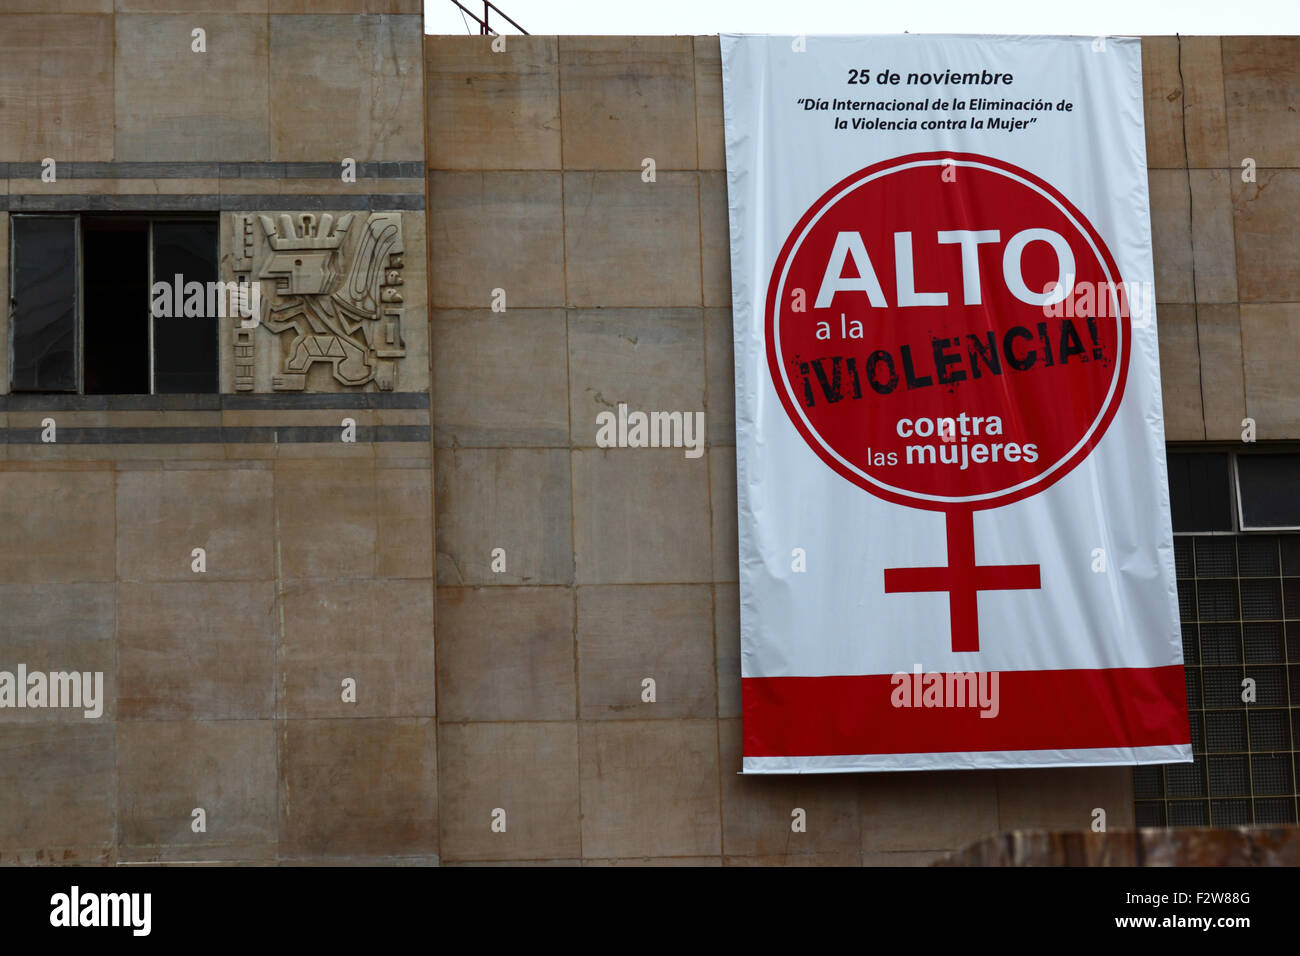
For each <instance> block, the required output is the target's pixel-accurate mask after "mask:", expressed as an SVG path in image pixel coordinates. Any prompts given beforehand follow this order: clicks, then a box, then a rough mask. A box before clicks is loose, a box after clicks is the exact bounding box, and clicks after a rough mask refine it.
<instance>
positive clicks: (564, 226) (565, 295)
mask: <svg viewBox="0 0 1300 956" xmlns="http://www.w3.org/2000/svg"><path fill="white" fill-rule="evenodd" d="M561 39H562V38H561V37H559V36H556V38H555V108H556V110H557V112H558V113H559V120H560V286H561V293H562V295H561V298H562V300H563V309H564V408H565V415H566V416H567V418H568V432H569V435H568V441H567V442H566V443H565V444H566V447H565V456H566V457H567V458H568V460H569V461H568V465H569V572H570V575H571V578H570V587H569V593H570V598H571V601H572V604H571V606H572V608H573V621H572V623H571V625H570V629H569V630H570V636H571V638H572V640H573V736H574V750H575V754H576V757H577V772H578V779H577V796H578V860H579V863H580V864H581V863H582V862H583V861H585V860H586V854H585V852H584V849H583V846H582V674H581V670H580V668H579V660H578V540H577V531H576V530H575V528H574V523H575V521H576V520H577V515H578V510H577V502H576V500H575V498H574V494H573V484H574V482H573V454H574V442H573V367H572V365H573V363H572V362H571V361H570V355H571V353H570V350H569V254H568V248H569V222H568V217H567V215H566V207H565V203H566V201H567V200H566V194H565V186H564V181H565V175H566V173H567V170H566V168H565V165H564V80H563V77H562V74H563V71H564V62H563V56H562V54H561V52H560V40H561ZM592 175H593V176H594V175H595V174H594V173H593V174H592Z"/></svg>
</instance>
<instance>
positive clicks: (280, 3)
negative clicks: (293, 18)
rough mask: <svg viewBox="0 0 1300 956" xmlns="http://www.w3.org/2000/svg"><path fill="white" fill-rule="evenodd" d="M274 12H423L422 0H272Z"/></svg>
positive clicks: (272, 10)
mask: <svg viewBox="0 0 1300 956" xmlns="http://www.w3.org/2000/svg"><path fill="white" fill-rule="evenodd" d="M270 4H271V12H272V13H409V14H419V13H420V12H421V7H420V0H270Z"/></svg>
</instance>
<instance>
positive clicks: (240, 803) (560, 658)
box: [0, 0, 1300, 865]
mask: <svg viewBox="0 0 1300 956" xmlns="http://www.w3.org/2000/svg"><path fill="white" fill-rule="evenodd" d="M52 6H53V7H55V8H57V11H58V12H48V11H50V10H51V9H52ZM308 8H310V9H311V11H312V12H310V13H307V12H304V11H306V10H307V9H308ZM322 11H329V12H322ZM195 30H200V31H201V32H202V38H203V43H202V44H199V45H202V46H204V47H205V49H204V50H202V51H200V50H197V49H196V48H195V47H196V44H197V43H198V39H199V38H198V37H197V36H196V34H195V33H194V31H195ZM1143 59H1144V74H1145V75H1144V83H1145V87H1146V102H1147V137H1148V160H1149V166H1150V185H1151V202H1152V223H1153V232H1154V243H1155V259H1156V271H1157V301H1158V306H1159V315H1158V321H1159V326H1160V343H1161V359H1162V373H1163V376H1164V387H1165V396H1166V397H1165V414H1166V428H1167V435H1168V439H1169V440H1170V442H1171V443H1174V444H1173V447H1174V448H1175V449H1180V448H1184V447H1186V448H1193V449H1201V448H1220V447H1227V445H1225V444H1215V443H1228V444H1231V443H1235V442H1239V441H1240V432H1241V421H1242V419H1243V418H1246V417H1248V416H1250V417H1253V418H1255V419H1256V420H1257V422H1258V430H1259V439H1260V441H1261V442H1266V443H1277V446H1276V447H1278V448H1280V449H1283V450H1286V449H1289V448H1290V447H1291V446H1288V445H1286V444H1285V443H1287V442H1291V441H1297V440H1300V403H1297V401H1296V400H1295V395H1296V387H1295V373H1296V368H1297V364H1296V363H1297V361H1298V359H1297V343H1300V332H1298V331H1297V330H1298V329H1300V271H1297V269H1296V266H1295V262H1296V255H1297V246H1296V241H1297V240H1296V237H1295V233H1294V230H1293V228H1292V227H1291V224H1292V223H1293V222H1294V221H1295V220H1296V219H1297V218H1298V217H1300V123H1297V121H1296V119H1295V110H1296V104H1297V101H1298V100H1300V74H1298V73H1297V65H1298V64H1300V41H1297V40H1296V39H1294V38H1222V39H1220V38H1213V37H1210V38H1184V39H1182V40H1181V41H1180V40H1178V39H1176V38H1167V37H1155V38H1149V39H1146V40H1144V42H1143ZM647 157H650V158H653V159H654V160H655V165H656V168H657V175H656V179H655V181H654V182H653V183H646V182H644V181H643V179H642V175H641V172H642V168H643V165H642V164H643V160H644V159H645V158H647ZM1247 158H1249V159H1251V160H1253V164H1254V167H1255V174H1254V177H1253V181H1252V182H1247V181H1243V177H1242V172H1243V166H1242V164H1243V160H1245V159H1247ZM47 159H52V160H53V161H54V170H55V173H54V176H53V178H52V179H51V178H49V177H48V175H47V174H46V170H47V169H48V168H49V167H48V164H47V163H46V162H45V160H47ZM349 163H351V164H352V168H353V170H354V177H353V178H352V179H349V177H348V176H347V175H346V170H347V168H348V164H349ZM724 167H725V163H724V154H723V143H722V90H721V69H720V60H719V47H718V40H717V38H716V37H694V38H692V37H559V38H556V37H513V36H512V37H509V38H508V39H507V41H506V50H505V51H504V52H496V51H494V50H493V49H492V47H491V45H490V40H489V39H488V38H483V37H447V36H427V37H426V36H424V35H423V33H422V21H421V16H420V9H419V4H418V3H416V2H413V0H335V2H331V3H325V4H322V3H313V4H306V3H301V2H295V0H238V2H236V3H233V4H222V5H216V4H211V5H209V4H206V3H204V2H203V0H188V2H187V0H60V2H59V3H57V4H54V5H51V4H49V3H41V4H36V3H30V2H25V0H0V240H2V241H0V286H8V284H9V283H10V281H11V272H14V270H11V268H10V263H9V262H8V257H9V255H10V252H11V246H12V245H13V244H12V243H11V241H10V240H11V238H12V237H13V236H14V235H15V234H16V233H17V232H19V231H21V230H27V229H30V228H31V225H30V220H31V218H32V217H38V218H39V217H41V216H46V217H56V218H57V217H74V218H75V219H76V221H77V223H78V225H77V226H76V227H75V228H76V229H77V230H79V232H78V233H77V235H79V236H80V240H79V241H80V243H81V244H80V245H79V246H78V250H79V253H78V254H79V255H80V257H81V258H80V260H79V262H80V265H81V267H83V268H84V269H90V268H91V267H92V266H93V265H94V263H93V262H92V255H93V254H94V251H95V250H98V249H101V248H109V247H111V246H112V245H113V242H108V243H99V244H96V242H98V240H96V242H90V241H89V240H91V239H92V237H93V236H94V235H97V234H98V232H99V231H102V230H103V229H106V228H108V226H106V225H105V223H106V222H109V221H111V222H112V223H116V222H118V221H119V220H131V221H132V222H134V223H136V225H135V226H124V227H122V228H123V229H125V230H126V231H127V232H130V231H131V230H135V231H136V232H137V233H140V234H142V235H147V236H148V237H150V238H149V240H148V241H149V242H152V243H153V245H152V246H150V248H151V249H152V250H153V252H152V253H151V255H152V258H148V257H146V258H148V262H150V263H152V264H153V266H156V260H157V258H158V256H159V255H160V253H159V252H158V250H159V249H162V248H164V247H163V246H160V245H159V244H158V243H159V241H160V240H159V239H158V238H157V237H158V236H159V235H162V234H164V233H165V231H166V224H168V223H175V222H182V223H186V222H200V223H207V224H209V226H210V227H211V228H213V229H215V230H216V237H217V238H216V242H217V251H216V268H217V272H218V278H219V279H220V280H222V281H226V282H236V283H238V282H239V281H240V280H241V277H242V279H243V281H244V282H245V283H246V284H247V283H259V284H260V285H259V289H260V290H262V291H263V293H264V294H265V295H266V296H269V297H271V298H272V300H273V301H272V311H271V312H270V313H269V318H268V320H267V321H264V322H259V323H248V322H247V321H246V320H243V319H241V317H240V316H238V315H230V316H227V317H226V318H223V319H221V320H220V321H219V323H218V324H217V326H216V327H215V329H214V332H213V334H214V335H215V336H216V341H217V353H216V354H217V360H216V361H217V365H216V367H215V370H214V374H216V376H217V379H216V383H215V386H214V387H213V388H212V389H210V390H208V391H206V392H184V391H176V390H175V389H173V388H170V387H169V388H163V387H160V383H163V382H164V379H163V378H162V377H161V373H160V370H159V368H158V367H156V363H157V358H156V356H157V355H159V354H162V353H161V352H158V351H157V350H158V341H160V339H159V338H158V337H159V336H161V335H163V334H164V333H162V332H159V331H158V329H159V328H160V326H158V325H156V324H155V326H153V328H154V332H152V333H151V335H152V336H153V338H149V339H148V341H149V343H150V345H149V348H150V349H151V351H150V353H149V354H150V355H151V356H154V358H152V359H151V363H153V364H151V365H150V370H151V373H152V375H153V379H152V381H151V384H150V387H149V388H145V389H143V391H142V393H140V394H103V393H95V392H94V391H93V390H92V389H90V388H88V387H87V380H86V370H87V369H89V368H90V366H91V364H92V362H93V361H95V359H94V356H92V355H90V354H89V353H87V352H86V349H89V348H90V347H91V345H92V340H95V341H98V340H102V339H103V336H102V335H101V334H100V333H98V332H96V330H94V329H92V327H91V325H92V323H91V322H90V321H88V320H87V319H86V317H85V316H83V317H82V318H81V320H80V321H82V322H83V324H82V325H81V326H79V327H78V332H77V334H78V336H79V337H78V338H77V339H76V341H77V343H78V344H77V346H76V348H74V349H73V355H74V358H76V359H77V361H78V362H79V365H78V366H77V367H78V370H79V371H78V375H77V377H76V380H75V381H73V382H71V385H72V387H71V388H68V389H67V390H65V391H62V392H50V391H45V390H32V389H24V388H18V387H15V385H16V384H17V379H16V378H15V377H14V368H15V366H14V359H13V355H14V354H15V352H14V346H15V343H11V342H9V341H7V339H6V337H7V336H8V334H9V329H10V323H0V353H5V352H7V353H9V354H10V362H9V363H8V365H7V366H6V367H5V368H4V369H3V370H0V435H3V436H4V440H3V441H0V669H4V668H6V667H8V668H12V667H13V666H14V665H16V664H17V663H18V662H23V663H24V664H25V665H26V666H27V668H28V669H29V670H46V671H57V670H65V669H71V668H75V669H77V670H81V671H102V672H103V674H104V680H105V694H104V710H103V715H102V716H101V717H99V718H97V719H85V718H84V717H83V716H82V715H81V713H80V712H79V711H78V712H74V711H70V710H56V709H47V710H26V711H22V710H6V711H3V712H0V862H7V863H12V862H23V863H25V862H46V861H77V862H85V861H90V862H118V863H134V862H149V861H229V862H255V863H273V862H277V861H279V862H297V861H355V862H379V861H390V862H399V863H442V864H444V865H449V864H470V863H495V862H547V863H551V862H558V863H577V862H582V863H629V862H644V861H649V860H653V861H655V862H670V863H682V862H688V863H692V862H693V863H705V864H718V863H727V864H733V863H734V864H764V863H776V864H850V865H857V864H863V863H865V864H924V863H929V862H931V861H933V860H935V859H937V858H938V857H940V856H942V855H943V854H944V853H946V852H947V851H951V850H955V849H959V848H961V847H964V846H966V845H968V844H970V843H972V842H973V841H976V840H979V839H981V838H983V837H986V836H988V835H991V834H994V833H997V832H999V831H1003V830H1008V829H1023V828H1060V829H1073V830H1079V829H1086V828H1087V827H1088V826H1089V825H1090V823H1091V822H1092V820H1093V811H1094V809H1096V808H1103V809H1105V810H1106V813H1107V817H1108V821H1109V826H1110V827H1111V828H1122V827H1126V826H1132V825H1133V824H1134V821H1135V816H1134V801H1135V792H1134V775H1133V772H1132V770H1131V769H1130V768H1124V767H1115V768H1101V769H1060V770H1026V771H1014V772H1013V771H1002V772H993V771H985V772H970V773H955V772H954V773H931V774H876V775H860V776H859V775H853V776H839V777H818V776H806V777H790V778H771V777H765V778H752V777H741V776H739V775H738V770H739V768H740V719H739V718H740V683H739V621H738V617H739V611H738V594H737V583H736V582H737V557H736V554H737V546H736V500H735V496H736V490H735V450H734V443H735V437H734V420H733V411H732V409H733V379H732V371H731V369H732V351H731V316H730V286H729V258H728V238H727V210H726V180H725V171H724ZM24 220H26V222H24ZM141 222H147V223H148V225H147V226H141V225H139V223H141ZM159 223H162V224H164V226H162V227H160V226H159V225H158V224H159ZM110 225H111V223H110ZM69 228H72V227H69ZM133 234H134V233H133ZM124 241H125V240H124ZM143 241H144V240H141V242H143ZM14 248H17V247H16V246H14ZM141 248H143V246H141ZM122 254H123V255H125V253H122ZM116 261H118V260H114V262H116ZM123 261H125V260H123ZM151 267H152V266H151ZM142 268H143V266H142ZM15 274H16V273H15ZM151 278H156V277H152V276H151ZM104 288H110V286H109V285H105V286H104ZM14 292H16V290H15V289H11V288H6V289H5V295H4V297H3V298H4V300H5V301H9V300H10V298H11V294H12V293H14ZM78 295H79V298H78V299H77V300H76V302H77V303H78V304H77V305H75V306H74V308H76V309H80V310H81V311H82V312H85V313H86V316H89V315H90V312H91V311H92V305H93V303H95V302H100V303H103V302H106V301H108V299H107V298H105V296H106V295H107V293H105V292H103V291H102V290H101V289H100V286H99V285H95V286H94V287H93V288H91V285H90V281H89V279H87V280H85V284H84V285H83V286H82V287H80V288H79V289H78ZM96 308H99V309H100V311H99V312H97V313H96V316H99V315H109V314H110V312H108V311H103V310H104V309H106V308H107V306H102V305H101V306H96ZM147 308H148V306H147V305H144V304H143V303H142V304H141V305H140V309H144V310H147ZM114 314H116V313H114ZM132 314H134V313H132ZM141 314H144V313H141ZM162 321H166V320H155V323H158V322H162ZM250 326H251V327H250ZM123 334H125V333H123ZM96 335H99V339H98V340H97V339H95V336H96ZM109 338H112V336H110V337H109ZM96 347H104V348H108V347H109V346H96ZM113 347H120V343H117V344H116V345H114V346H113ZM26 348H27V346H26V345H23V346H22V347H21V348H19V352H22V350H23V349H26ZM78 349H80V350H81V351H80V352H78ZM23 354H26V353H23ZM106 354H109V355H114V354H116V353H113V352H111V351H110V352H108V353H106ZM19 366H21V367H22V368H26V366H25V365H23V363H21V362H20V363H19ZM619 403H626V404H627V405H628V407H629V408H641V409H677V410H682V411H696V410H702V411H704V412H705V414H706V421H707V439H708V440H707V448H706V450H705V452H704V454H702V455H700V456H699V457H688V456H687V455H685V454H683V451H682V450H681V449H608V448H600V447H597V445H596V441H595V435H596V416H597V414H599V413H600V412H601V411H603V410H607V409H611V408H615V407H616V406H617V405H618V404H619ZM49 420H53V424H54V428H55V433H54V440H53V441H50V440H48V437H49V436H48V431H49V427H50V426H49V424H48V422H49ZM349 427H351V429H352V431H351V436H352V438H354V439H355V440H347V436H348V435H349V431H348V429H349ZM1183 443H1186V444H1183ZM1270 447H1271V446H1270ZM195 549H202V564H203V569H202V570H196V564H195V562H196V561H198V560H199V559H198V558H197V557H196V556H195ZM646 678H651V679H653V680H654V681H655V686H656V691H657V693H656V700H655V702H654V703H646V702H643V700H642V688H643V681H644V680H645V679H646ZM349 681H350V682H352V684H351V690H349V683H348V682H349ZM349 693H351V695H352V699H348V698H349ZM1292 788H1293V789H1292V799H1294V782H1293V783H1292ZM1138 796H1139V797H1140V796H1141V795H1140V794H1139V795H1138ZM794 808H803V809H804V810H805V811H806V815H807V821H808V825H807V832H806V833H802V834H795V833H792V832H791V828H790V820H791V812H792V810H793V809H794ZM196 809H202V810H203V811H204V814H203V815H204V818H205V828H204V829H202V830H201V831H196V828H195V815H194V811H195V810H196ZM502 819H503V820H504V821H505V827H504V832H501V828H500V827H499V826H498V827H494V826H493V824H494V822H495V821H498V820H502ZM1293 820H1294V818H1293Z"/></svg>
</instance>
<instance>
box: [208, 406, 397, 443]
mask: <svg viewBox="0 0 1300 956" xmlns="http://www.w3.org/2000/svg"><path fill="white" fill-rule="evenodd" d="M217 415H218V420H217V422H216V424H219V425H224V426H225V427H226V428H274V429H281V428H311V427H316V428H333V429H337V430H338V434H339V438H340V439H341V438H342V434H343V419H345V418H350V419H352V421H353V422H354V423H356V426H357V428H359V429H361V428H369V427H371V426H372V425H374V424H376V421H377V416H378V412H376V411H373V410H371V409H366V408H227V409H223V410H222V411H220V412H218V413H217ZM286 444H287V443H286ZM358 444H364V442H358Z"/></svg>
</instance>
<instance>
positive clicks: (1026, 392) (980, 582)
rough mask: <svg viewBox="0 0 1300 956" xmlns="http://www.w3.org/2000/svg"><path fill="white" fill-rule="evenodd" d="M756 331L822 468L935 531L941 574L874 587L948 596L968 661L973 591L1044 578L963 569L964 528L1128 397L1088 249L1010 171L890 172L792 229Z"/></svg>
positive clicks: (975, 633)
mask: <svg viewBox="0 0 1300 956" xmlns="http://www.w3.org/2000/svg"><path fill="white" fill-rule="evenodd" d="M765 324H766V338H767V359H768V368H769V371H770V373H771V375H772V381H773V384H774V385H775V387H776V391H777V394H778V395H779V396H780V397H781V403H782V405H784V407H785V410H786V413H787V414H788V415H789V416H790V420H791V421H792V422H793V423H794V425H795V427H796V428H797V429H798V430H799V433H800V434H801V435H802V436H803V438H804V440H805V441H806V442H807V443H808V445H809V446H810V447H811V448H812V449H813V451H815V452H816V453H817V455H818V456H820V457H821V459H822V461H824V462H825V463H826V464H827V465H829V466H830V467H831V468H833V469H834V470H835V471H836V472H838V473H839V474H840V475H842V476H843V477H844V478H847V479H848V480H849V481H852V482H853V483H854V484H856V485H858V486H859V487H860V488H863V489H865V490H866V491H869V492H870V493H871V494H873V495H876V496H878V497H880V498H883V499H885V500H886V501H890V502H893V503H895V504H901V505H905V506H908V507H912V508H922V509H926V510H931V511H942V512H944V514H945V519H946V521H945V524H946V534H947V547H948V563H947V565H946V566H944V567H924V568H889V569H886V570H885V576H884V577H885V580H884V588H885V593H887V594H894V593H901V592H911V591H936V592H938V591H943V592H947V594H948V606H949V614H950V618H951V628H952V649H953V650H954V651H976V650H979V617H978V595H979V592H980V591H990V590H1011V589H1037V588H1038V587H1039V586H1040V577H1039V566H1038V565H1036V564H1014V565H978V564H976V562H975V535H974V513H975V511H977V510H982V509H988V508H998V507H1001V506H1002V505H1006V504H1010V503H1012V502H1014V501H1019V500H1021V499H1022V498H1026V497H1029V496H1030V495H1034V494H1037V493H1038V492H1040V491H1042V490H1043V489H1045V488H1047V487H1049V486H1050V485H1052V484H1053V483H1054V482H1056V481H1058V480H1059V479H1060V478H1061V477H1062V476H1064V475H1066V474H1067V473H1069V471H1070V470H1071V469H1072V468H1074V467H1075V466H1076V465H1077V464H1078V463H1079V462H1080V461H1082V460H1083V459H1084V458H1086V457H1087V456H1088V455H1089V454H1090V453H1091V451H1092V449H1093V448H1094V447H1096V445H1097V443H1098V441H1100V440H1101V437H1102V435H1103V434H1104V433H1105V431H1106V428H1107V426H1108V425H1109V424H1110V421H1111V419H1112V418H1113V417H1114V415H1115V411H1116V409H1117V408H1118V407H1119V404H1120V401H1121V399H1122V398H1123V394H1124V385H1125V380H1126V378H1127V374H1128V356H1129V351H1130V348H1131V335H1132V333H1131V329H1130V323H1129V316H1128V309H1127V304H1126V301H1125V296H1124V287H1123V283H1122V279H1121V277H1120V274H1119V270H1118V268H1117V267H1116V265H1115V261H1114V259H1112V257H1111V255H1110V252H1109V250H1107V248H1106V245H1105V243H1104V242H1103V241H1102V239H1101V236H1100V235H1098V233H1097V231H1096V230H1095V229H1094V228H1093V227H1092V225H1091V223H1089V222H1088V221H1087V219H1085V218H1084V216H1083V214H1082V213H1080V212H1079V211H1078V210H1077V209H1075V207H1074V206H1073V205H1071V204H1070V202H1069V201H1068V200H1067V199H1066V198H1065V197H1064V196H1062V195H1061V194H1060V193H1059V192H1058V191H1057V190H1056V189H1055V188H1053V187H1052V186H1050V185H1049V184H1047V183H1046V182H1044V181H1043V180H1041V179H1039V178H1038V177H1036V176H1034V175H1033V174H1031V173H1028V172H1026V171H1025V170H1022V169H1018V168H1017V167H1015V166H1013V165H1011V164H1010V163H1006V162H1003V161H1001V160H997V159H991V158H989V157H987V156H980V155H977V154H972V153H947V152H934V153H913V154H911V155H907V156H900V157H897V158H894V159H890V160H886V161H884V162H880V163H876V164H874V165H872V166H868V167H867V168H865V169H862V170H859V171H858V172H856V173H854V174H853V175H851V176H849V177H847V178H846V179H844V180H842V181H841V182H839V183H837V184H836V185H835V186H833V187H832V188H831V189H829V190H828V191H827V192H826V193H825V194H824V195H823V196H822V197H821V198H820V199H818V200H817V202H816V203H814V204H813V206H812V207H811V208H810V209H809V210H808V211H807V212H806V213H805V214H804V215H803V217H802V218H801V219H800V221H799V223H798V225H796V226H795V228H794V230H793V231H792V232H791V233H790V236H789V238H788V239H787V240H786V242H785V245H784V247H783V248H782V250H781V254H780V256H779V257H778V258H777V262H776V267H775V268H774V269H773V272H772V279H771V282H770V283H769V285H768V294H767V308H766V322H765Z"/></svg>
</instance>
